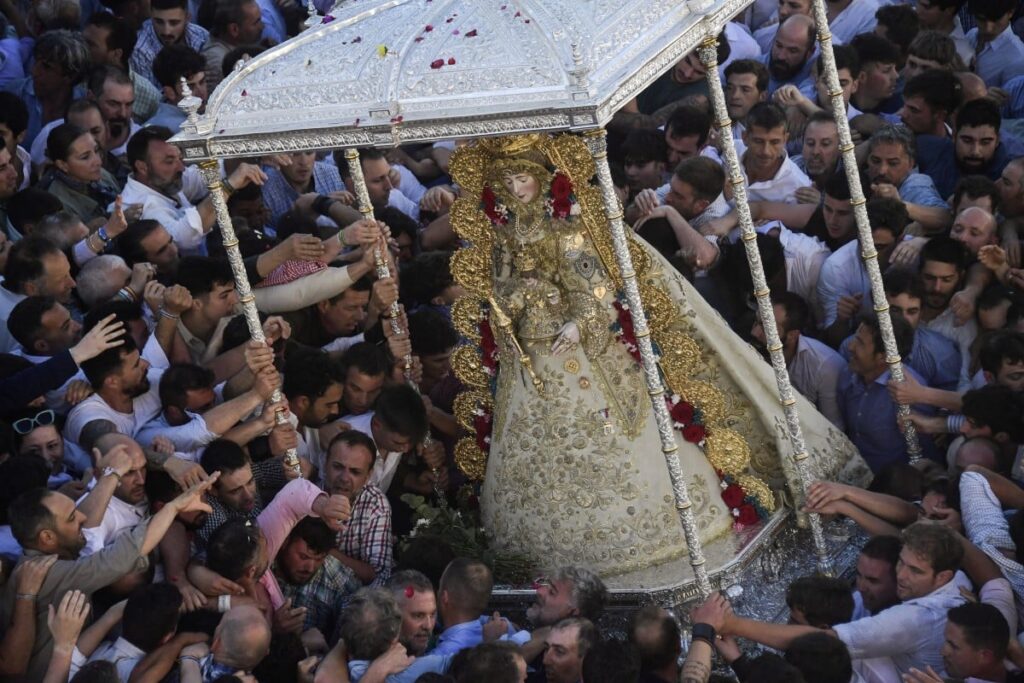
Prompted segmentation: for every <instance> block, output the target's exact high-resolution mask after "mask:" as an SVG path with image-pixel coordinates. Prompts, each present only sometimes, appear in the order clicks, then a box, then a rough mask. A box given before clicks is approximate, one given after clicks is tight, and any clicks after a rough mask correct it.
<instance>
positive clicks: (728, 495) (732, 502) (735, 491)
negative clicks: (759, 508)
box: [722, 484, 749, 510]
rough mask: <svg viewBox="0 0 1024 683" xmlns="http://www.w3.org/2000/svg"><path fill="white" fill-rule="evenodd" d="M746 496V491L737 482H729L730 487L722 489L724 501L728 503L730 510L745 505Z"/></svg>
mask: <svg viewBox="0 0 1024 683" xmlns="http://www.w3.org/2000/svg"><path fill="white" fill-rule="evenodd" d="M746 497H747V494H746V492H744V491H743V489H741V488H740V487H739V486H737V485H736V484H729V486H728V488H726V489H725V490H724V491H722V502H723V503H725V504H726V505H728V506H729V509H730V510H732V509H733V508H738V507H739V506H740V505H743V499H744V498H746ZM748 507H749V506H748Z"/></svg>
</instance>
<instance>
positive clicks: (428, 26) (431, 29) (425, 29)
mask: <svg viewBox="0 0 1024 683" xmlns="http://www.w3.org/2000/svg"><path fill="white" fill-rule="evenodd" d="M423 30H424V31H425V32H426V33H430V32H431V31H433V30H434V27H433V26H431V25H430V24H427V25H426V27H425V28H424V29H423Z"/></svg>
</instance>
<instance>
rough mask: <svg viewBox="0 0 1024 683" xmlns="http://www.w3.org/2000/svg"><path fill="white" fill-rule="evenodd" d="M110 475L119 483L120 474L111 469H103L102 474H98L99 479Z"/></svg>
mask: <svg viewBox="0 0 1024 683" xmlns="http://www.w3.org/2000/svg"><path fill="white" fill-rule="evenodd" d="M110 475H114V476H115V477H117V480H118V481H121V473H120V472H118V471H117V470H115V469H114V468H113V467H104V468H103V472H102V474H100V476H101V477H109V476H110Z"/></svg>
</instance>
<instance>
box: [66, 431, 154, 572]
mask: <svg viewBox="0 0 1024 683" xmlns="http://www.w3.org/2000/svg"><path fill="white" fill-rule="evenodd" d="M95 448H96V450H98V451H99V452H100V453H102V454H103V456H104V457H106V458H109V456H110V455H111V452H112V451H114V450H115V449H117V450H120V451H121V452H122V453H123V454H124V455H125V456H127V462H128V465H127V467H124V466H121V467H115V466H111V465H104V463H105V462H106V461H105V460H103V459H100V460H99V461H98V463H97V464H98V465H99V466H100V468H101V469H100V471H99V472H97V476H98V478H97V479H94V480H93V481H94V485H93V489H92V491H90V492H89V493H87V494H85V495H84V496H82V497H81V498H79V499H78V502H77V505H78V510H79V511H80V512H82V513H83V514H84V515H85V518H86V519H85V522H84V523H83V524H82V533H83V534H85V547H84V548H82V556H87V555H92V554H93V553H97V552H99V551H101V550H103V549H104V548H106V547H107V546H109V545H111V544H113V542H114V541H115V540H116V539H117V537H118V536H119V535H121V534H122V533H124V532H125V531H128V530H129V529H131V528H133V527H134V526H135V525H136V524H138V523H139V522H141V521H142V520H143V519H145V517H146V515H148V514H149V501H148V500H147V499H146V455H145V454H144V453H143V452H142V447H141V446H139V444H138V443H137V442H136V441H135V440H134V439H132V438H131V437H129V436H125V435H124V434H117V433H112V434H104V435H103V436H101V437H100V438H98V439H96V446H95Z"/></svg>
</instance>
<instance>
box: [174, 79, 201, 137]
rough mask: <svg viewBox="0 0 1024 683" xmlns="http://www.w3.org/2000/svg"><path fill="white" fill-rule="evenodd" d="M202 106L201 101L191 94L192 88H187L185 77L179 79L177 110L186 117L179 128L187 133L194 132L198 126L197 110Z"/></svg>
mask: <svg viewBox="0 0 1024 683" xmlns="http://www.w3.org/2000/svg"><path fill="white" fill-rule="evenodd" d="M202 106H203V101H202V100H201V99H199V98H198V97H196V96H195V95H193V94H192V88H190V87H188V81H186V80H185V77H184V76H182V77H181V99H180V100H178V109H180V110H182V111H183V112H185V114H186V115H187V116H188V118H187V120H186V121H185V122H184V123H182V125H181V127H182V128H183V129H185V130H187V131H189V132H192V133H194V132H196V130H197V129H198V126H199V108H200V107H202Z"/></svg>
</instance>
